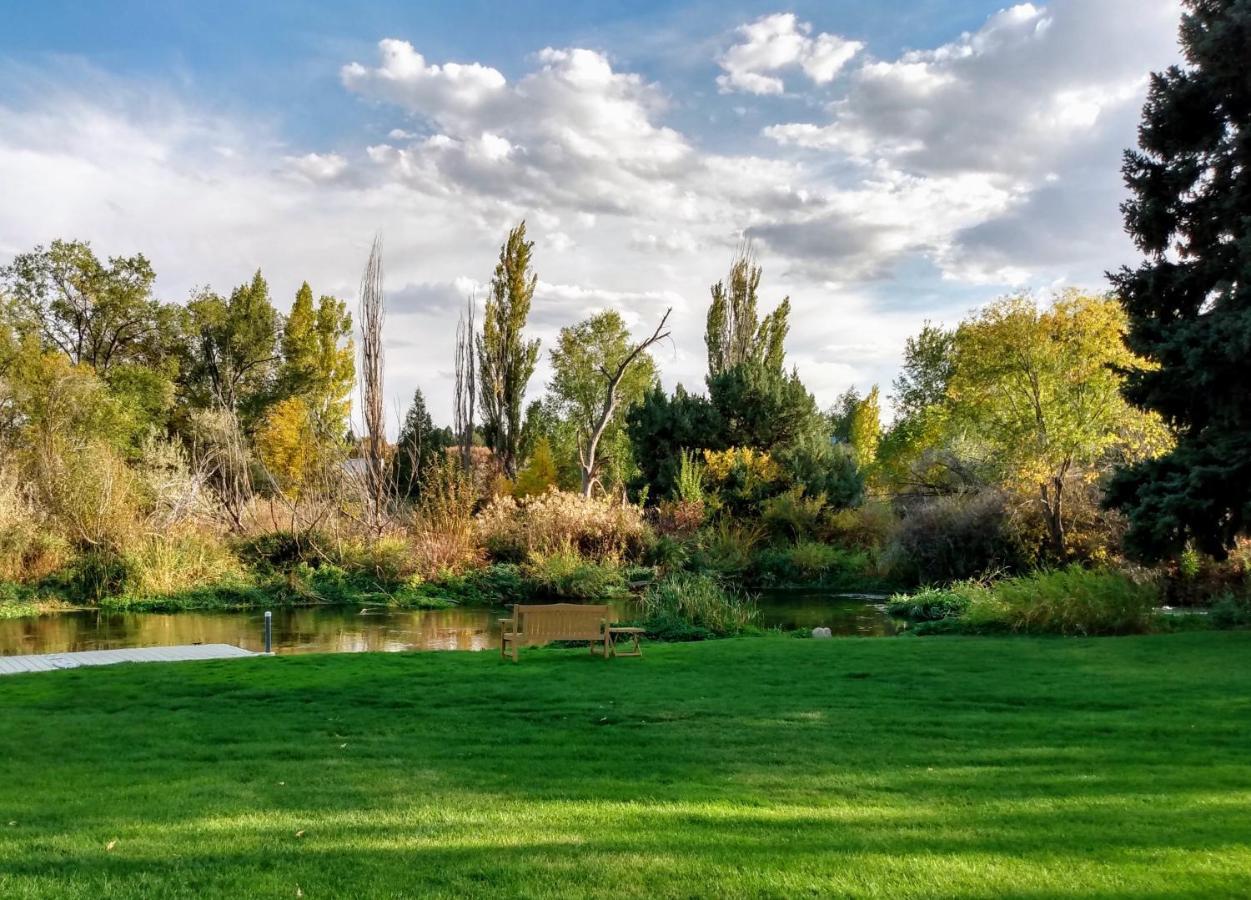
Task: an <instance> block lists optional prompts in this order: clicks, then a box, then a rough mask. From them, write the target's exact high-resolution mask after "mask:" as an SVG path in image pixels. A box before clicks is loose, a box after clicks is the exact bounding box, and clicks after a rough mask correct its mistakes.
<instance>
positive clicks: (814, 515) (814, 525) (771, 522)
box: [760, 487, 825, 540]
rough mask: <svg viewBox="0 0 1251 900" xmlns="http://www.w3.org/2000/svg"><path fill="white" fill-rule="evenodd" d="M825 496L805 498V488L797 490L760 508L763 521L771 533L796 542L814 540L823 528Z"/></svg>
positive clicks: (774, 498) (769, 501)
mask: <svg viewBox="0 0 1251 900" xmlns="http://www.w3.org/2000/svg"><path fill="white" fill-rule="evenodd" d="M824 510H825V495H824V494H818V495H817V496H815V497H806V496H804V489H803V488H802V487H793V488H791V489H790V490H788V491H785V492H784V493H781V494H778V495H777V496H776V497H770V498H769V499H768V500H765V501H764V502H763V503H762V504H761V506H760V518H761V521H763V522H764V524H765V527H766V528H768V529H769V531H770V532H772V533H773V534H775V535H777V536H779V537H786V538H790V539H792V540H804V539H806V538H810V537H813V536H814V535H815V534H816V533H817V530H818V528H819V526H820V524H821V514H822V512H824Z"/></svg>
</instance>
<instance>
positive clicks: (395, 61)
mask: <svg viewBox="0 0 1251 900" xmlns="http://www.w3.org/2000/svg"><path fill="white" fill-rule="evenodd" d="M1176 17H1177V10H1176V7H1175V4H1174V2H1173V0H1143V2H1141V3H1139V2H1134V3H1129V2H1128V0H1101V2H1100V3H1097V4H1095V3H1082V2H1077V0H1053V2H1052V3H1050V4H1049V5H1047V6H1041V5H1038V6H1030V5H1021V6H1017V7H1013V8H1011V9H1008V10H1005V11H1004V12H1002V13H998V14H996V15H994V16H992V17H990V18H989V19H988V20H987V21H986V22H985V23H984V24H983V26H982V27H980V28H978V29H976V30H974V31H972V32H970V33H969V34H966V35H961V36H958V37H956V38H955V39H953V40H950V41H947V42H945V43H941V44H939V45H938V46H934V47H932V48H930V49H919V50H915V51H910V52H908V53H903V54H899V55H898V56H896V57H894V58H874V57H872V56H870V55H869V53H868V52H867V51H866V48H863V47H860V46H859V45H856V44H855V42H851V41H847V40H845V39H844V38H841V37H838V36H836V35H830V34H825V33H819V32H816V30H815V29H814V28H813V27H812V26H811V25H809V24H808V23H804V22H800V21H799V20H797V19H796V18H795V17H794V16H788V15H780V16H767V17H765V18H764V19H761V20H758V21H756V22H753V23H750V24H749V25H746V26H744V27H743V29H741V30H740V31H739V32H738V33H737V35H738V36H737V41H738V42H737V43H736V44H735V45H734V46H733V47H730V48H729V49H727V50H725V52H724V53H723V54H722V55H721V57H720V58H719V60H718V61H719V62H720V63H721V66H722V74H721V79H720V84H721V87H722V88H723V89H726V90H734V91H745V92H755V93H758V94H760V95H762V96H764V97H765V98H766V99H764V100H762V101H760V103H759V107H760V108H759V110H755V109H753V115H756V114H760V115H766V116H767V115H770V114H771V113H773V114H775V115H777V114H776V113H775V111H776V110H778V109H786V110H789V111H791V112H790V113H789V114H788V115H787V116H786V118H780V116H779V119H778V120H776V121H775V124H773V125H772V126H770V127H768V128H767V129H766V131H765V135H766V138H765V139H764V140H763V141H760V140H755V141H750V140H747V139H744V140H743V141H742V143H741V145H740V146H741V147H743V148H744V149H741V150H737V151H736V150H734V149H727V148H733V146H734V143H733V141H732V140H721V139H719V140H718V141H717V142H716V144H715V145H712V144H711V142H706V141H705V140H704V136H702V135H700V134H699V133H698V131H697V130H695V127H694V126H691V130H687V131H682V130H678V129H677V128H676V127H674V125H673V121H674V120H673V119H671V118H670V113H671V108H672V107H675V106H682V105H686V104H687V103H688V101H689V98H688V97H687V96H685V95H684V94H682V93H681V92H682V91H684V90H687V91H689V90H690V87H689V86H684V85H681V84H670V85H666V86H665V88H664V89H662V87H661V86H659V85H657V84H654V83H652V82H650V81H648V80H647V79H645V78H643V77H642V76H641V75H639V74H637V73H634V72H630V71H626V70H623V69H622V68H621V67H620V66H619V65H616V64H614V62H613V61H612V60H610V58H609V57H608V56H607V55H606V54H604V53H601V52H598V51H593V50H588V49H579V48H547V49H543V50H540V51H539V52H538V53H537V54H535V55H534V56H533V57H531V58H530V60H529V63H528V66H527V67H526V69H524V70H523V71H521V72H520V74H518V75H516V76H515V77H509V78H506V77H505V76H504V75H503V74H502V72H501V71H500V70H498V69H496V68H494V67H492V66H489V65H486V64H484V63H482V62H472V61H466V62H460V61H458V62H446V61H431V60H428V59H426V58H425V57H424V56H423V55H422V54H421V53H420V52H419V51H418V49H417V48H415V47H414V46H413V45H412V44H410V43H408V42H406V41H403V40H399V39H388V40H384V41H382V42H381V43H380V44H379V45H378V51H377V57H376V58H374V59H372V60H371V61H369V62H352V63H349V64H348V65H346V66H344V67H343V68H342V70H341V73H340V77H341V82H342V84H343V86H344V87H345V89H346V90H347V91H350V92H351V93H352V94H353V95H355V96H357V97H359V98H360V99H361V101H362V102H365V103H369V104H373V105H375V106H376V109H375V110H374V111H373V113H372V118H373V119H374V121H376V122H379V123H380V131H378V132H375V133H377V134H385V135H386V137H385V138H381V139H379V138H374V139H373V140H375V141H377V142H376V143H372V144H367V142H366V141H364V140H361V141H360V142H359V143H357V144H356V145H355V146H354V145H353V143H352V139H351V138H352V136H351V135H350V134H346V135H336V136H334V137H335V140H334V143H333V146H334V148H335V150H334V152H326V151H325V150H324V148H318V149H313V148H310V147H307V146H290V145H289V144H288V143H287V142H286V141H285V140H284V139H283V137H282V136H281V135H280V134H277V133H275V132H274V131H273V130H271V129H272V126H271V125H270V124H269V123H268V122H265V121H262V122H254V121H246V120H243V119H241V118H240V117H238V116H237V115H236V116H231V117H226V116H221V115H215V114H209V113H206V112H205V111H204V110H203V109H201V108H198V107H197V106H196V105H195V104H194V103H190V102H187V101H186V100H183V99H178V98H176V97H174V96H172V95H168V94H162V93H161V92H159V91H154V90H153V89H152V87H151V86H150V85H143V86H136V85H130V86H128V87H127V86H121V87H118V86H117V84H116V83H112V82H108V79H101V78H99V77H95V76H98V75H99V73H93V77H92V78H91V79H89V83H90V88H89V89H88V88H83V89H82V90H80V91H78V92H75V91H64V92H61V93H57V92H47V91H40V92H37V94H38V96H32V97H31V98H27V99H26V100H25V101H24V102H17V101H12V102H9V105H8V106H4V105H0V194H2V195H3V196H5V198H6V201H7V202H6V203H5V204H0V262H3V261H4V257H7V256H9V255H11V254H13V253H16V252H19V251H21V250H24V249H28V248H29V247H30V246H32V245H33V244H35V243H37V242H46V241H48V240H50V239H52V238H53V237H57V236H77V237H84V238H92V239H95V240H96V241H97V249H99V250H100V251H101V252H105V253H121V252H126V253H130V252H135V251H136V250H142V251H143V252H145V253H147V254H148V255H149V256H150V257H151V258H152V260H153V262H154V264H155V266H156V268H157V270H158V273H159V274H160V282H159V287H160V290H161V292H162V295H163V296H165V297H166V298H169V299H177V298H181V297H184V296H186V293H187V291H188V290H189V289H190V288H191V287H192V286H194V285H200V284H204V283H206V282H207V283H210V284H211V285H213V286H214V287H216V288H219V289H228V288H229V286H231V285H233V284H236V283H239V282H241V281H243V280H245V279H246V278H247V277H249V276H250V274H251V272H252V271H254V270H255V269H256V268H257V267H262V268H263V269H264V272H265V274H266V276H267V277H268V278H269V280H270V283H271V287H272V289H273V293H274V296H275V298H276V300H277V302H278V303H279V304H281V305H286V304H287V303H289V302H290V297H291V296H293V294H294V291H295V289H296V288H297V287H298V285H299V283H300V282H301V281H302V280H304V279H308V280H309V281H310V282H311V283H312V284H313V287H314V290H316V291H318V292H319V293H321V292H325V293H334V294H337V295H338V296H341V297H343V298H345V299H348V300H349V301H353V300H354V296H355V291H356V286H357V279H358V278H359V273H360V268H361V266H362V265H363V263H364V259H365V257H366V256H367V254H368V247H369V241H370V239H371V237H372V235H373V234H374V233H375V232H378V231H381V232H382V233H383V235H384V236H385V238H386V259H387V286H388V294H389V298H390V313H391V315H390V317H389V318H388V324H387V330H386V339H387V342H388V343H387V346H388V349H389V351H390V354H389V356H388V378H389V381H388V393H389V395H390V400H389V404H399V403H401V402H404V401H406V400H407V398H408V397H409V396H411V393H412V389H413V387H415V386H416V385H418V384H420V385H421V386H422V387H423V389H424V390H425V392H426V394H427V397H428V399H429V402H430V405H431V407H432V409H433V410H434V412H435V415H436V417H443V418H446V416H447V415H448V413H449V406H450V404H449V403H448V398H449V397H450V393H451V384H450V380H449V376H448V364H449V360H450V352H451V342H452V335H453V333H454V329H455V319H456V316H457V315H458V313H459V311H460V309H461V308H462V307H463V304H464V302H465V298H466V296H468V295H470V294H472V293H474V292H475V291H477V292H478V295H479V297H481V291H482V289H483V287H484V285H485V283H486V282H487V281H488V280H489V278H490V273H491V270H492V267H493V265H494V262H495V258H496V254H497V253H498V249H499V244H500V242H501V241H502V240H503V238H504V235H505V233H506V231H507V229H508V227H509V226H511V225H513V224H515V223H516V222H517V221H519V220H521V219H523V218H524V219H526V220H527V223H528V228H529V233H530V236H531V237H532V238H533V239H534V240H535V242H536V247H535V259H536V267H537V270H538V272H539V274H540V276H541V281H540V284H539V289H538V292H537V293H536V297H535V302H534V306H533V313H532V320H531V326H530V327H531V329H532V331H533V333H534V334H535V335H536V336H538V337H540V338H541V339H542V340H543V341H544V349H545V351H546V349H548V348H550V347H551V341H552V340H553V339H554V338H555V335H556V332H557V331H558V329H559V328H560V327H562V326H565V325H569V324H572V323H573V322H575V321H577V320H578V319H580V318H583V317H584V316H586V315H588V314H589V313H591V312H595V311H598V310H602V309H608V308H612V309H617V310H619V311H620V312H621V313H622V315H623V316H625V317H626V319H627V321H628V322H629V323H630V324H631V325H632V326H633V327H635V328H637V329H639V330H642V329H644V328H646V327H648V325H649V324H653V323H654V322H655V320H656V319H657V318H658V317H659V315H660V314H661V313H663V311H664V309H666V308H668V307H670V306H672V307H674V309H675V312H674V317H673V319H672V320H671V321H672V325H673V328H674V336H675V341H674V347H673V352H672V353H669V352H665V353H664V354H662V358H661V362H662V369H663V371H664V374H665V379H666V381H667V382H668V383H669V384H670V385H672V384H673V383H675V382H678V381H681V382H683V383H685V384H687V385H690V386H698V385H699V384H700V383H701V382H702V375H703V365H704V354H703V351H702V343H701V338H702V328H703V313H704V310H705V308H706V302H707V297H708V287H709V285H710V284H711V283H712V282H714V281H716V280H717V279H718V278H719V277H721V276H722V275H723V274H724V272H725V269H726V265H727V264H728V262H729V259H730V256H731V254H732V252H733V249H734V247H735V246H736V245H737V243H738V242H739V241H740V240H741V239H742V238H743V237H744V236H746V237H748V238H750V239H752V240H754V241H755V243H756V246H757V250H758V253H759V257H760V260H761V262H762V263H763V265H764V267H765V279H764V284H763V285H762V289H763V294H762V297H764V298H768V299H767V300H766V302H765V303H764V305H765V307H766V308H767V307H769V306H771V305H772V303H773V302H776V301H777V300H780V299H781V297H782V296H784V295H790V297H791V300H792V304H793V307H794V313H793V316H794V320H795V323H796V325H797V327H796V328H794V329H793V330H792V334H791V337H790V340H789V347H790V351H791V358H792V360H793V361H794V362H796V363H797V364H798V366H799V367H800V371H801V374H802V375H803V376H804V378H805V379H806V381H807V383H808V384H809V385H810V386H811V387H812V388H813V389H814V391H815V392H816V393H817V395H818V398H819V399H821V400H822V402H829V401H831V400H832V399H833V397H834V396H835V395H836V394H837V392H838V391H840V390H842V389H843V388H845V387H847V386H848V384H850V383H851V382H853V381H854V382H857V383H859V384H861V386H864V385H865V384H866V383H867V382H868V381H869V380H880V381H888V380H889V378H890V377H891V374H892V371H893V367H894V366H895V365H896V364H897V360H898V355H899V353H900V350H901V348H902V343H903V338H904V337H906V336H907V335H908V334H909V333H911V332H913V331H915V329H916V328H917V327H919V325H920V322H921V320H923V319H924V318H927V317H928V318H934V319H941V318H943V317H944V316H945V315H946V314H947V313H951V314H952V315H958V314H959V313H960V312H962V311H964V310H967V309H968V308H970V307H971V306H973V305H975V304H976V303H977V302H980V301H982V300H985V299H988V298H989V297H990V296H993V294H994V293H995V292H997V291H1000V290H1002V289H1003V287H1004V286H1005V285H1006V284H1011V283H1017V282H1022V283H1028V284H1040V283H1041V284H1047V283H1051V282H1054V281H1056V280H1057V279H1069V280H1078V281H1084V282H1085V283H1087V284H1093V285H1095V286H1097V285H1098V283H1099V277H1100V273H1101V272H1102V270H1103V269H1106V268H1109V267H1111V266H1114V265H1116V264H1117V263H1118V262H1120V261H1122V260H1124V259H1127V258H1132V256H1131V254H1132V248H1131V247H1130V246H1129V244H1128V241H1126V240H1125V239H1124V238H1123V237H1122V236H1121V234H1120V228H1119V222H1118V221H1117V214H1116V202H1117V200H1118V199H1119V196H1120V190H1121V189H1120V185H1119V177H1118V174H1117V165H1118V164H1117V155H1118V154H1119V150H1120V148H1121V147H1123V146H1125V145H1127V144H1128V143H1131V142H1132V141H1133V137H1134V123H1135V119H1136V115H1137V107H1138V106H1139V104H1140V102H1141V98H1142V92H1143V82H1144V77H1145V75H1146V73H1147V72H1148V71H1149V70H1151V69H1158V68H1160V67H1162V66H1164V65H1167V64H1169V63H1170V62H1172V61H1173V60H1174V59H1175V57H1176V51H1175V48H1174V46H1173V38H1174V32H1175V25H1176ZM853 45H854V46H853ZM783 79H786V81H783ZM103 83H110V84H113V88H112V89H110V90H102V89H101V84H103ZM775 85H776V90H775ZM814 85H815V86H816V87H814ZM801 89H802V90H807V91H810V92H811V96H809V97H808V98H807V100H808V108H810V109H813V110H818V111H820V112H818V113H817V114H814V115H813V117H812V118H811V119H809V120H802V119H797V118H795V116H794V113H793V110H795V109H796V108H798V107H797V105H795V104H793V103H789V102H788V101H786V100H783V101H778V102H772V101H769V100H768V99H767V95H768V94H769V93H770V92H772V93H778V92H782V91H787V90H789V91H792V92H794V91H797V90H801ZM669 91H674V92H675V93H676V96H677V102H676V103H675V102H674V101H673V100H671V98H670V95H669V93H668V92H669ZM822 104H827V105H825V106H824V108H823V107H822ZM744 121H753V120H752V119H744ZM755 121H757V122H758V120H755ZM729 127H731V128H734V127H746V126H744V125H741V124H736V125H731V126H729ZM750 127H752V128H753V129H755V128H757V127H759V126H758V124H757V125H753V126H750ZM751 137H753V138H754V137H755V135H752V136H751ZM747 147H750V148H751V149H750V151H749V150H748V149H746V148H747ZM546 365H547V363H546V352H545V353H544V359H543V362H542V364H541V368H540V371H539V372H538V373H537V375H536V378H535V380H534V382H533V383H532V391H538V390H541V388H542V383H543V380H544V378H545V377H546Z"/></svg>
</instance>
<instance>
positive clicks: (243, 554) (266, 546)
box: [235, 531, 331, 572]
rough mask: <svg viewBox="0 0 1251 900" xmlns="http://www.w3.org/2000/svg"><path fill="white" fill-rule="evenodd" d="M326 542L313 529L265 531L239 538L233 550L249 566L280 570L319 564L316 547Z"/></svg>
mask: <svg viewBox="0 0 1251 900" xmlns="http://www.w3.org/2000/svg"><path fill="white" fill-rule="evenodd" d="M330 543H331V541H330V539H329V538H328V537H327V536H326V535H324V534H322V533H320V532H317V531H306V532H297V531H267V532H264V533H262V534H258V535H253V536H251V537H248V538H245V539H243V540H242V541H240V542H239V543H238V544H237V545H236V547H235V552H236V554H237V555H238V558H239V559H240V560H241V561H242V562H244V563H245V564H247V565H248V566H251V567H252V568H255V569H259V570H261V571H262V572H265V571H279V572H281V571H286V570H289V569H292V568H294V567H295V566H297V565H299V564H300V563H309V564H310V565H314V566H316V565H319V564H320V563H321V562H322V559H323V556H324V554H323V553H322V552H321V550H320V549H319V548H321V547H324V546H328V545H330Z"/></svg>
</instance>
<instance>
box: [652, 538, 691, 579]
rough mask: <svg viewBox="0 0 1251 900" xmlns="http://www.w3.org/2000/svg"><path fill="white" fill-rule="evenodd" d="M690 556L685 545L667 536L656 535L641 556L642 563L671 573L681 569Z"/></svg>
mask: <svg viewBox="0 0 1251 900" xmlns="http://www.w3.org/2000/svg"><path fill="white" fill-rule="evenodd" d="M690 559H691V554H690V550H689V548H688V546H687V544H686V543H685V542H683V541H680V540H677V539H675V538H673V537H670V536H669V535H667V534H661V535H658V536H657V538H656V539H655V540H654V541H652V542H651V543H650V544H649V545H648V547H647V550H646V552H645V553H644V554H643V561H644V562H645V563H646V564H647V565H649V566H654V567H655V568H657V569H662V570H664V571H666V572H672V571H675V570H677V569H681V568H683V567H684V566H686V564H687V563H688V562H690Z"/></svg>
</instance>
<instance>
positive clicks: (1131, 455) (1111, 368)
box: [947, 290, 1170, 558]
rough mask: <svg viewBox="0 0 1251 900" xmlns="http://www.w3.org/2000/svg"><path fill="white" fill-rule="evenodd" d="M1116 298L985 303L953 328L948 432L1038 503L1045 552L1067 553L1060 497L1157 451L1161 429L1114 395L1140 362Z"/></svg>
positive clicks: (1164, 433)
mask: <svg viewBox="0 0 1251 900" xmlns="http://www.w3.org/2000/svg"><path fill="white" fill-rule="evenodd" d="M1125 328H1126V319H1125V312H1124V310H1123V309H1122V308H1121V306H1120V304H1119V303H1117V302H1116V300H1115V299H1113V298H1111V297H1107V296H1091V295H1088V294H1083V293H1080V292H1078V291H1076V290H1070V291H1067V292H1064V293H1062V294H1060V295H1059V296H1057V297H1056V298H1055V300H1054V302H1053V303H1052V304H1051V305H1050V306H1049V307H1044V306H1040V305H1039V304H1038V303H1037V301H1035V299H1034V298H1033V297H1031V296H1029V295H1024V294H1022V295H1016V296H1010V297H1005V298H1003V299H1000V300H997V301H995V302H994V303H992V304H990V305H989V306H987V307H986V308H984V309H982V310H981V311H980V312H978V313H977V314H975V315H974V316H973V317H972V318H970V319H968V320H966V321H965V322H963V323H962V324H961V325H960V327H959V328H958V329H957V331H956V334H955V340H954V354H953V368H952V373H951V380H950V383H949V384H948V386H947V397H948V404H949V409H950V419H951V421H950V424H951V425H952V426H954V427H955V428H956V429H964V430H966V432H967V433H969V434H973V435H975V436H976V440H977V441H978V442H979V443H980V444H981V445H982V446H983V448H984V451H985V455H986V458H987V460H988V461H989V462H990V463H991V465H992V466H993V468H994V469H995V470H996V471H997V473H998V480H999V481H1000V482H1001V483H1003V484H1005V485H1006V486H1009V487H1012V488H1016V489H1018V490H1019V491H1022V492H1024V493H1026V495H1031V494H1032V495H1033V497H1034V499H1035V501H1036V502H1037V503H1038V504H1040V506H1041V509H1042V513H1043V520H1044V521H1045V523H1046V527H1047V534H1048V540H1049V544H1050V549H1051V552H1052V553H1053V554H1054V555H1055V556H1056V557H1057V558H1063V557H1064V556H1065V554H1066V550H1067V545H1066V532H1065V526H1066V517H1065V513H1066V508H1065V502H1066V498H1067V489H1068V487H1069V486H1070V485H1071V484H1072V479H1074V478H1083V479H1092V478H1096V477H1098V476H1099V475H1100V474H1101V473H1102V472H1104V471H1107V470H1108V469H1109V468H1110V466H1111V465H1112V464H1113V463H1118V462H1124V461H1131V460H1134V459H1141V458H1144V457H1147V456H1150V455H1154V454H1157V453H1159V452H1161V451H1162V450H1164V449H1165V448H1166V447H1167V446H1168V444H1169V441H1170V437H1169V434H1168V430H1167V428H1166V427H1165V426H1164V424H1163V422H1162V421H1161V420H1160V419H1159V418H1158V417H1157V416H1155V415H1153V414H1148V413H1144V412H1142V411H1141V410H1139V409H1137V408H1135V407H1132V406H1130V405H1129V404H1128V403H1126V402H1125V400H1124V399H1123V398H1122V396H1121V391H1120V388H1121V383H1122V381H1123V380H1124V377H1125V376H1124V372H1126V371H1132V370H1134V369H1138V368H1141V367H1142V366H1144V365H1145V363H1144V361H1143V360H1141V359H1140V358H1138V357H1136V356H1134V354H1133V353H1131V352H1130V351H1129V350H1128V349H1127V348H1126V346H1125V343H1124V341H1123V336H1124V334H1125Z"/></svg>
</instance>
